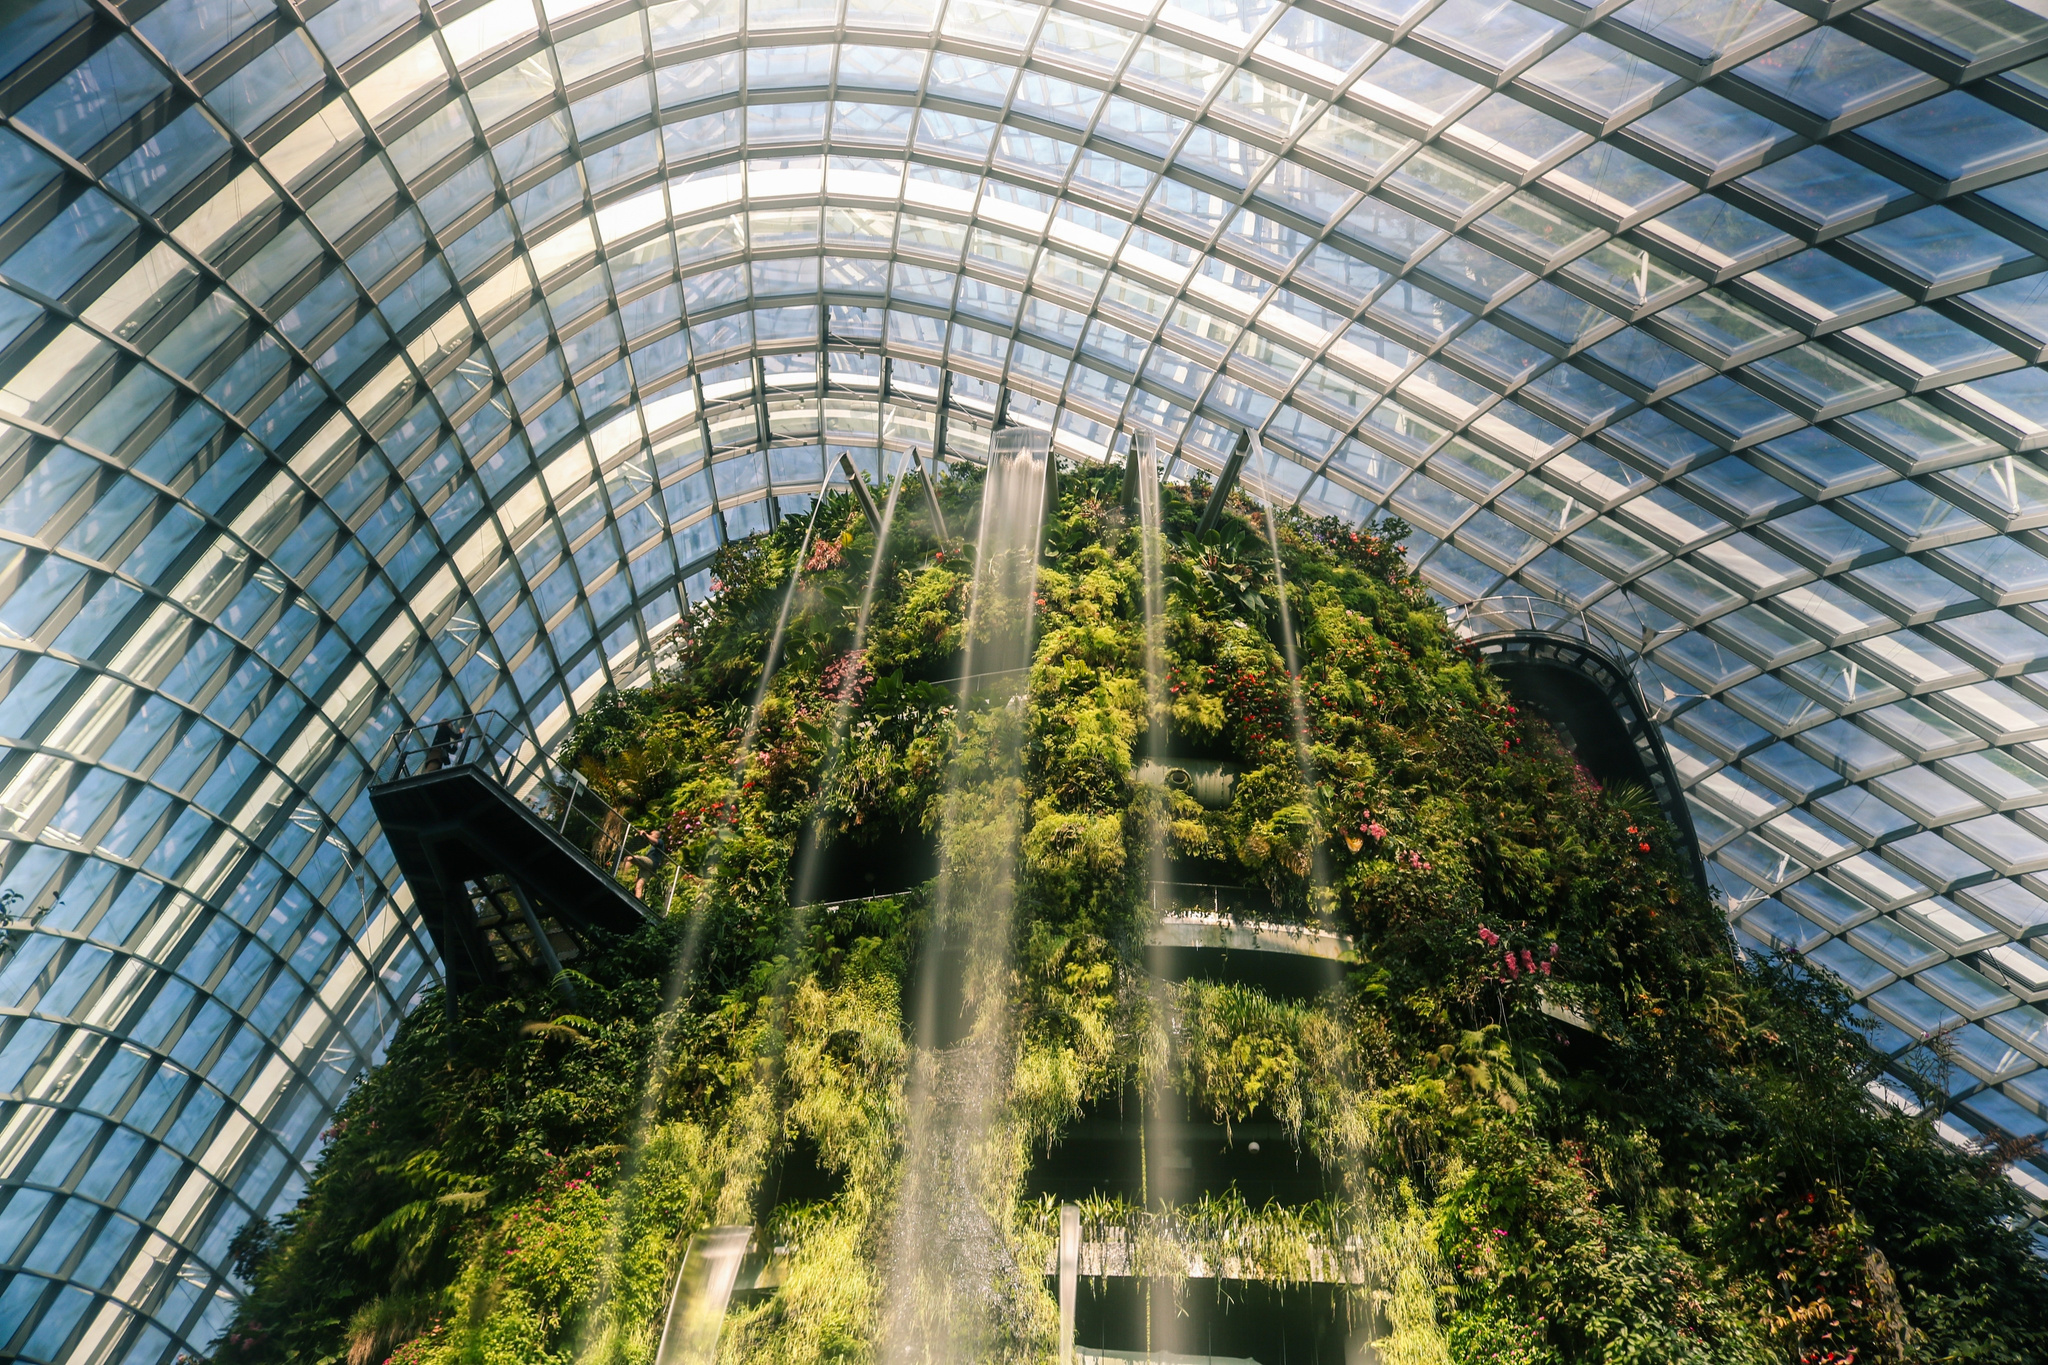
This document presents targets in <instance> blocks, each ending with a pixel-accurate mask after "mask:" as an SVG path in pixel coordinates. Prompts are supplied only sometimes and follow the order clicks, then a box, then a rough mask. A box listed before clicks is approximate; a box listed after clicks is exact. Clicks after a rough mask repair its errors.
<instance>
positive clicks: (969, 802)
mask: <svg viewBox="0 0 2048 1365" xmlns="http://www.w3.org/2000/svg"><path fill="white" fill-rule="evenodd" d="M1051 460H1052V456H1051V451H1050V447H1049V441H1048V438H1047V436H1046V435H1045V434H1044V433H1042V432H1030V431H1023V430H1017V429H1012V430H1009V431H1004V432H1000V433H998V434H997V436H996V437H995V440H994V441H993V443H992V444H991V447H990V450H989V460H988V477H987V481H986V483H985V484H984V486H983V491H982V503H981V525H980V534H979V538H978V541H977V545H976V551H975V564H974V588H973V597H972V601H971V604H970V606H969V614H968V621H967V649H966V659H965V666H964V668H963V674H962V678H961V689H960V690H961V699H960V708H959V711H958V712H957V716H956V727H955V732H954V741H953V752H952V756H951V758H950V760H949V770H948V775H947V785H946V795H945V806H944V817H943V824H942V829H941V845H940V848H941V852H940V869H939V881H938V892H937V896H936V904H935V907H934V912H933V923H932V926H931V929H930V932H929V934H928V936H927V939H926V947H925V951H924V958H923V962H922V965H921V966H920V968H919V980H918V988H917V1001H918V1004H917V1009H916V1015H917V1017H916V1019H915V1021H914V1022H915V1027H916V1047H915V1048H914V1050H913V1054H912V1063H911V1073H910V1078H909V1083H908V1087H907V1090H908V1093H907V1095H906V1136H905V1143H904V1155H903V1166H902V1175H901V1183H900V1186H899V1190H898V1201H899V1202H898V1207H897V1212H896V1216H895V1220H894V1225H893V1227H892V1229H891V1231H890V1235H889V1245H888V1264H887V1267H886V1270H885V1275H886V1276H887V1289H886V1291H885V1292H886V1297H885V1300H884V1306H883V1312H884V1314H885V1319H884V1322H883V1352H882V1358H883V1359H884V1360H885V1361H886V1362H888V1363H889V1365H942V1363H943V1365H952V1363H953V1362H959V1363H960V1365H966V1362H969V1361H973V1360H976V1359H977V1358H978V1354H977V1347H978V1345H979V1344H980V1343H981V1342H983V1341H985V1340H986V1339H988V1337H990V1336H991V1335H992V1334H993V1332H994V1331H995V1330H996V1329H997V1328H998V1325H999V1324H1001V1323H1002V1322H1003V1321H1004V1319H1005V1318H1006V1317H1010V1316H1012V1315H1013V1314H1019V1313H1024V1312H1027V1311H1028V1310H1027V1308H1026V1307H1025V1305H1026V1304H1027V1303H1028V1302H1029V1301H1030V1300H1031V1299H1032V1297H1033V1296H1035V1295H1036V1294H1037V1293H1038V1292H1039V1291H1038V1289H1037V1286H1036V1284H1035V1283H1034V1281H1035V1279H1036V1276H1037V1274H1038V1268H1037V1267H1036V1266H1030V1267H1026V1266H1024V1265H1021V1264H1020V1263H1019V1260H1018V1257H1017V1255H1016V1253H1015V1249H1014V1247H1013V1246H1012V1244H1011V1239H1010V1236H1009V1223H1010V1211H1009V1203H1010V1199H1011V1194H1012V1190H1013V1188H1014V1184H1015V1180H1016V1178H1017V1175H1018V1174H1019V1172H1017V1171H1016V1170H1014V1169H1013V1166H1014V1164H1015V1162H1016V1161H1017V1159H1018V1156H1019V1154H1018V1152H1017V1151H1016V1144H1014V1143H1012V1142H1009V1141H1007V1140H1006V1139H1005V1136H1004V1135H1003V1134H1002V1133H1001V1132H1000V1131H999V1128H1000V1125H1001V1115H1000V1113H999V1109H1000V1105H1001V1097H1002V1095H1003V1094H1004V1090H1005V1087H1006V1085H1007V1082H1008V1073H1009V1068H1010V1066H1011V1064H1012V1053H1013V1050H1014V1045H1015V1040H1014V1038H1013V1037H1012V1033H1011V1029H1010V1013H1011V1011H1010V998H1009V982H1008V973H1009V963H1010V953H1011V941H1010V940H1011V929H1012V922H1013V919H1014V912H1015V908H1016V906H1015V883H1016V872H1017V843H1018V840H1019V838H1020V836H1021V834H1022V830H1023V824H1024V815H1025V802H1024V786H1023V773H1022V749H1023V743H1024V738H1025V732H1026V727H1027V708H1026V704H1025V703H1026V698H1027V696H1028V692H1029V684H1030V665H1031V658H1032V624H1033V619H1034V615H1035V605H1036V592H1037V582H1038V560H1039V547H1040V541H1041V539H1042V537H1043V534H1044V523H1045V517H1046V512H1047V503H1048V492H1049V486H1050V480H1051Z"/></svg>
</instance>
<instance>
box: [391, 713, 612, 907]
mask: <svg viewBox="0 0 2048 1365" xmlns="http://www.w3.org/2000/svg"><path fill="white" fill-rule="evenodd" d="M460 767H475V768H480V769H482V770H483V771H484V772H486V773H488V774H489V775H490V777H491V779H492V780H493V781H494V782H496V783H497V784H498V785H499V786H501V787H503V788H504V789H505V790H506V791H508V792H510V793H511V794H512V795H514V796H515V797H517V798H518V799H519V800H520V801H521V802H522V803H523V804H524V805H525V806H526V808H527V809H529V810H531V811H532V812H533V813H534V814H535V815H537V816H539V817H540V818H541V819H542V820H544V821H546V822H547V823H548V824H549V825H550V826H551V827H553V829H554V830H555V832H556V833H558V834H560V835H561V836H562V837H563V838H564V839H567V840H568V841H569V842H570V843H572V844H574V845H575V846H576V847H577V848H578V849H579V850H580V851H581V852H583V853H584V854H586V855H587V856H588V857H589V858H590V861H592V862H593V863H596V864H597V865H598V866H599V867H600V868H603V869H604V870H605V871H606V873H608V874H609V875H610V876H612V877H617V876H618V875H619V871H620V869H621V868H623V867H625V866H626V857H627V849H628V848H630V847H631V845H632V841H633V838H634V835H635V833H636V832H638V833H642V834H644V833H646V831H636V829H635V826H634V824H633V822H632V821H630V820H628V819H627V818H626V817H625V816H624V815H623V814H622V813H620V812H619V811H618V810H616V809H615V808H613V806H612V805H611V803H610V802H608V801H606V800H605V799H604V798H603V797H601V796H599V795H598V794H597V791H596V790H595V789H594V788H593V787H592V786H591V785H590V783H589V782H588V781H587V780H586V779H585V778H584V776H583V774H581V773H579V772H577V771H575V770H574V769H572V768H568V767H565V766H563V765H562V764H560V763H558V762H556V761H555V760H554V759H553V758H551V757H550V756H549V755H548V753H547V751H546V750H545V749H543V748H542V747H541V746H540V744H539V743H538V742H537V741H536V740H535V739H534V738H533V736H532V735H531V734H530V733H528V732H527V731H526V729H525V728H524V727H522V726H520V725H519V724H518V723H517V722H515V721H513V720H512V719H511V718H510V717H507V716H505V715H502V714H500V713H499V712H496V711H475V712H469V713H466V714H463V715H459V716H451V717H448V718H447V719H445V720H428V721H421V722H420V723H419V724H417V725H409V726H407V727H405V728H404V729H402V730H400V731H399V732H398V734H397V736H396V738H395V739H394V740H393V745H392V756H391V759H390V762H389V763H388V764H387V765H386V768H385V773H384V777H383V780H384V781H386V782H396V781H398V780H400V779H401V778H408V777H422V776H425V775H426V774H428V773H435V772H441V771H443V770H444V769H448V768H460Z"/></svg>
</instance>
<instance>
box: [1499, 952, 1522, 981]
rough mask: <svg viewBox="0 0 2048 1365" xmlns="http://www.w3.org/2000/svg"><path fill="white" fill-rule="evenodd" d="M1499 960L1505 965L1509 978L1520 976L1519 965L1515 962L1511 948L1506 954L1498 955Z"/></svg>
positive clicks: (1520, 969)
mask: <svg viewBox="0 0 2048 1365" xmlns="http://www.w3.org/2000/svg"><path fill="white" fill-rule="evenodd" d="M1500 960H1501V961H1502V962H1503V963H1505V964H1507V969H1508V975H1509V976H1520V975H1521V974H1522V967H1521V964H1520V963H1518V962H1516V961H1515V954H1514V950H1513V949H1512V948H1511V949H1509V950H1508V951H1507V952H1505V953H1502V954H1501V955H1500Z"/></svg>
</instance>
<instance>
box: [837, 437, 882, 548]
mask: <svg viewBox="0 0 2048 1365" xmlns="http://www.w3.org/2000/svg"><path fill="white" fill-rule="evenodd" d="M839 467H840V468H841V469H843V470H845V471H846V486H847V487H849V488H851V489H852V490H853V496H855V497H856V498H859V499H860V510H861V511H862V512H863V513H865V514H866V515H867V519H868V529H869V530H870V531H873V532H874V533H875V534H876V535H880V534H882V514H881V512H880V511H879V510H878V509H877V508H876V507H875V495H874V494H873V493H870V492H868V481H867V480H866V479H864V478H862V477H861V473H860V470H858V469H856V468H854V465H853V457H852V456H851V455H848V454H847V453H846V452H845V451H843V450H842V451H840V452H839Z"/></svg>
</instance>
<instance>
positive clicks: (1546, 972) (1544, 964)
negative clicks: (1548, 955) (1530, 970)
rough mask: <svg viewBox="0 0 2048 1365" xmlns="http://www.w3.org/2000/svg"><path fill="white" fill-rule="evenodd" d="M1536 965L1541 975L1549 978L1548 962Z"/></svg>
mask: <svg viewBox="0 0 2048 1365" xmlns="http://www.w3.org/2000/svg"><path fill="white" fill-rule="evenodd" d="M1536 965H1537V966H1538V967H1539V968H1541V969H1542V971H1543V974H1544V975H1545V976H1549V975H1550V964H1549V963H1548V962H1539V963H1537V964H1536Z"/></svg>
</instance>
